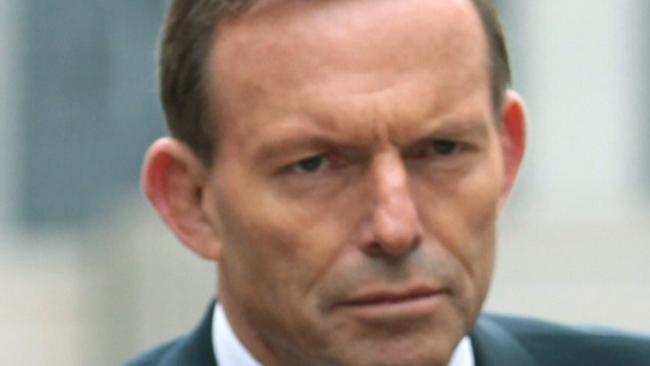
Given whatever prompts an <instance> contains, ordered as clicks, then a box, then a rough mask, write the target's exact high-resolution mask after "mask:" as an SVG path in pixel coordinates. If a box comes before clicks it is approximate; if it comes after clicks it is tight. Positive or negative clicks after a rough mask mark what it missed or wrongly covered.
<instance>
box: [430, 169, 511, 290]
mask: <svg viewBox="0 0 650 366" xmlns="http://www.w3.org/2000/svg"><path fill="white" fill-rule="evenodd" d="M437 183H438V184H435V185H433V184H430V185H429V186H427V187H424V188H421V189H420V192H422V193H421V195H422V196H426V197H425V198H423V199H418V201H419V202H426V203H427V205H426V207H423V208H421V209H420V211H421V216H422V217H423V222H424V226H425V227H424V230H425V232H426V234H427V235H430V236H431V237H432V238H433V239H434V240H435V241H437V242H439V243H441V245H443V246H444V247H445V249H446V250H448V251H449V252H450V253H451V254H452V255H453V256H454V257H455V258H456V259H457V260H458V261H459V263H460V264H461V265H462V266H463V268H464V270H465V272H466V274H467V276H468V280H469V281H471V282H472V283H474V284H476V286H478V287H480V288H483V287H487V283H488V282H489V278H490V274H491V271H492V262H493V257H494V242H495V232H496V230H495V226H496V220H497V217H498V202H499V196H500V192H501V178H500V175H499V169H498V168H496V165H490V166H485V167H482V168H481V169H477V170H475V171H474V172H472V173H471V174H468V175H466V176H464V177H462V178H461V179H453V180H450V181H449V182H437Z"/></svg>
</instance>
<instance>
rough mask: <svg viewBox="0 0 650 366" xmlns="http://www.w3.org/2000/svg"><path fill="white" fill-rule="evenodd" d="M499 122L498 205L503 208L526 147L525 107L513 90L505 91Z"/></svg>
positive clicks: (515, 178)
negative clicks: (500, 181)
mask: <svg viewBox="0 0 650 366" xmlns="http://www.w3.org/2000/svg"><path fill="white" fill-rule="evenodd" d="M501 124H502V126H501V147H502V151H503V163H504V182H503V183H504V184H503V191H502V193H501V198H500V201H499V206H500V208H503V206H505V204H506V202H507V201H508V198H509V197H510V194H511V192H512V189H513V187H514V184H515V182H516V180H517V176H518V174H519V168H520V167H521V162H522V160H523V158H524V152H525V149H526V108H525V107H524V102H523V100H522V98H521V96H519V94H517V93H516V92H515V91H513V90H508V91H507V92H506V100H505V103H504V106H503V110H502V114H501Z"/></svg>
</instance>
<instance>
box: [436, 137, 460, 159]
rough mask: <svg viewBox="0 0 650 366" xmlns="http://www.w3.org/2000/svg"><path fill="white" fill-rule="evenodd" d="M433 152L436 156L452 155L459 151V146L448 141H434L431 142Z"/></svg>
mask: <svg viewBox="0 0 650 366" xmlns="http://www.w3.org/2000/svg"><path fill="white" fill-rule="evenodd" d="M431 147H432V148H433V151H434V152H435V153H436V154H438V155H445V156H447V155H453V154H455V153H457V152H458V150H459V149H460V144H459V143H457V142H454V141H449V140H434V141H432V142H431Z"/></svg>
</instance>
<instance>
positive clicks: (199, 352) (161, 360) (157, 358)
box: [124, 301, 217, 366]
mask: <svg viewBox="0 0 650 366" xmlns="http://www.w3.org/2000/svg"><path fill="white" fill-rule="evenodd" d="M214 306H215V302H214V301H212V302H211V303H210V305H209V306H208V310H207V311H206V312H205V315H204V316H203V320H201V322H200V323H199V325H198V326H197V327H196V328H195V329H194V331H192V332H191V333H190V334H188V335H186V336H184V337H180V338H176V339H174V340H172V341H169V342H167V343H165V344H163V345H161V346H158V347H156V348H154V349H152V350H150V351H148V352H146V353H144V354H142V355H141V356H138V357H137V358H134V359H132V360H131V361H128V362H127V363H126V364H124V366H178V365H192V366H203V365H205V366H208V365H209V366H215V365H217V361H216V359H215V355H214V350H213V349H212V316H213V311H214Z"/></svg>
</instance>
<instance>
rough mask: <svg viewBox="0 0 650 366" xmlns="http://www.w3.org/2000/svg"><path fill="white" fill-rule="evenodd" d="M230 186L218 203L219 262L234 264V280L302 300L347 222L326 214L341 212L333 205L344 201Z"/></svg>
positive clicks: (331, 256)
mask: <svg viewBox="0 0 650 366" xmlns="http://www.w3.org/2000/svg"><path fill="white" fill-rule="evenodd" d="M230 186H231V187H237V188H236V189H230V190H229V191H228V192H227V194H225V195H223V197H225V199H223V200H221V201H220V202H219V211H220V212H221V213H222V219H223V220H222V221H223V227H224V234H225V235H224V262H228V261H231V262H236V263H238V264H239V267H240V268H239V270H238V272H239V273H238V275H239V276H241V275H243V276H244V277H245V278H247V279H248V280H249V281H255V282H254V283H264V285H265V287H266V288H267V289H275V291H274V292H275V293H282V294H281V295H282V296H283V297H285V298H286V297H287V296H294V297H304V296H305V295H306V293H307V292H309V290H311V288H312V286H313V285H314V284H315V283H317V282H318V279H319V278H320V277H321V275H322V274H323V273H325V272H326V271H327V269H328V268H329V266H330V265H331V263H333V262H334V261H335V259H336V257H337V253H338V251H339V250H340V248H341V247H342V245H340V244H341V243H344V242H345V240H343V237H344V236H345V235H344V233H345V232H346V231H347V229H346V228H345V227H346V224H345V223H346V222H349V221H350V220H341V217H340V215H333V214H332V212H345V210H341V207H338V206H340V204H341V202H342V201H345V200H340V199H318V200H310V199H296V198H295V197H291V196H287V195H279V194H277V193H276V192H275V191H274V190H272V189H268V188H266V189H265V187H260V186H252V185H251V186H245V185H242V184H239V185H234V184H231V185H230ZM348 211H349V208H348ZM254 277H255V278H254ZM240 278H241V277H240ZM278 284H282V285H281V286H279V285H278ZM260 286H261V285H260Z"/></svg>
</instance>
